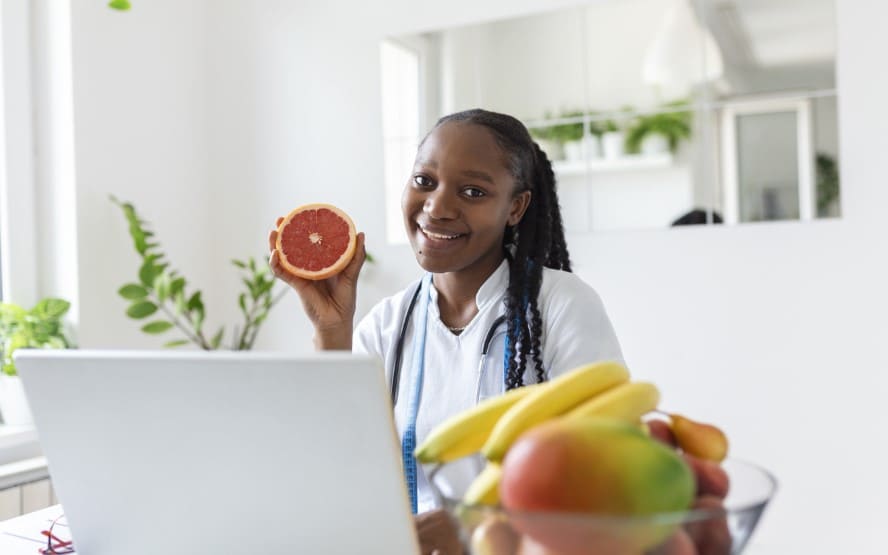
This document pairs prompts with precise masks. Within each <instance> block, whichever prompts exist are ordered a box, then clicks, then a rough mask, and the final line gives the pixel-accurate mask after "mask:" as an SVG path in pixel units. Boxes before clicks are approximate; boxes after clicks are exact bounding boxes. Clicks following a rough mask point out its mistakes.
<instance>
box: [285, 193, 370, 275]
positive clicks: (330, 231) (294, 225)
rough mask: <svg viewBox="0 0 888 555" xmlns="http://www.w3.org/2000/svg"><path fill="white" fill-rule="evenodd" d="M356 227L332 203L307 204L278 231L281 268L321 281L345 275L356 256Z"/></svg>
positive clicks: (286, 219)
mask: <svg viewBox="0 0 888 555" xmlns="http://www.w3.org/2000/svg"><path fill="white" fill-rule="evenodd" d="M356 241H357V238H356V234H355V224H354V223H352V221H351V218H349V217H348V214H346V213H345V212H343V211H342V210H340V209H339V208H336V207H335V206H332V205H330V204H306V205H304V206H300V207H299V208H296V209H294V210H293V211H292V212H290V213H289V214H287V217H286V218H284V219H283V221H281V225H279V226H278V228H277V241H276V242H275V247H276V248H277V250H278V252H279V253H280V261H281V266H283V267H284V268H286V270H287V271H288V272H290V273H291V274H293V275H294V276H297V277H301V278H305V279H310V280H321V279H327V278H329V277H331V276H334V275H336V274H338V273H339V272H341V271H342V270H343V269H344V268H345V267H346V266H348V263H349V262H351V259H352V257H353V256H354V254H355V244H356Z"/></svg>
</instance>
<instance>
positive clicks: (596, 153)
mask: <svg viewBox="0 0 888 555" xmlns="http://www.w3.org/2000/svg"><path fill="white" fill-rule="evenodd" d="M583 151H584V153H585V157H586V158H588V159H590V160H596V159H598V158H601V140H600V139H599V138H598V136H597V135H590V136H588V137H584V138H583Z"/></svg>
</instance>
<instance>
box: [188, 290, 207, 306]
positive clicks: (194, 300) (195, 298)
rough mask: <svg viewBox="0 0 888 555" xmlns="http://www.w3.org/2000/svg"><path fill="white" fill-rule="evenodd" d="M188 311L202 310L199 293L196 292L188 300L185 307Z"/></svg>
mask: <svg viewBox="0 0 888 555" xmlns="http://www.w3.org/2000/svg"><path fill="white" fill-rule="evenodd" d="M186 308H187V309H188V310H198V309H200V310H203V301H202V300H201V299H200V291H196V292H195V293H194V294H193V295H191V298H190V299H188V304H187V305H186Z"/></svg>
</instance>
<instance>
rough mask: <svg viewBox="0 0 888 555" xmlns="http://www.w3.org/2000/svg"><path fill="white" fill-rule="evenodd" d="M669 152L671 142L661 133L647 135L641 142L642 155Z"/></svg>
mask: <svg viewBox="0 0 888 555" xmlns="http://www.w3.org/2000/svg"><path fill="white" fill-rule="evenodd" d="M667 152H669V141H668V140H666V137H664V136H663V135H660V134H659V133H653V134H650V135H646V136H645V138H644V139H642V140H641V153H642V154H644V155H646V156H652V155H658V154H665V153H667Z"/></svg>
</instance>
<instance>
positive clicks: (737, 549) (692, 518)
mask: <svg viewBox="0 0 888 555" xmlns="http://www.w3.org/2000/svg"><path fill="white" fill-rule="evenodd" d="M466 463H467V461H465V460H462V461H455V462H453V463H449V464H446V465H440V466H437V467H435V468H434V469H431V471H430V472H429V482H430V484H431V485H432V488H431V489H432V491H433V492H435V495H436V496H437V497H438V501H439V502H440V503H441V505H442V507H443V508H445V509H446V510H447V511H448V512H449V514H450V515H451V516H452V517H453V519H454V520H455V521H456V524H457V526H458V528H459V532H460V540H461V541H462V542H463V546H464V548H465V550H466V552H467V553H470V554H471V555H593V554H594V555H729V554H730V555H734V554H737V553H741V552H742V551H743V548H744V546H745V545H746V543H747V541H748V540H749V538H750V536H751V535H752V533H753V531H754V530H755V527H756V525H757V524H758V522H759V519H760V518H761V516H762V513H763V512H764V510H765V507H766V506H767V505H768V502H769V501H770V500H771V498H772V497H773V495H774V493H775V491H776V489H777V481H776V480H775V478H774V477H773V476H772V475H771V474H770V473H769V472H768V471H767V470H765V469H763V468H761V467H759V466H757V465H754V464H751V463H747V462H743V461H739V460H734V459H728V460H726V461H724V462H723V463H722V467H723V468H724V470H725V471H726V472H727V474H728V477H729V479H730V490H729V492H728V496H727V497H726V498H725V499H724V500H719V499H717V498H715V497H704V498H700V499H698V500H697V503H696V504H695V508H694V509H692V510H688V511H683V512H678V513H660V514H653V515H645V516H605V515H592V514H582V513H568V512H564V513H555V512H517V511H508V510H505V509H503V508H501V507H492V506H485V505H467V504H465V503H463V502H462V501H461V498H462V494H463V493H464V491H465V487H466V486H467V484H462V485H458V484H459V482H460V481H459V480H453V479H448V474H451V476H452V475H458V474H459V472H457V473H448V467H450V466H451V465H457V464H461V465H462V467H463V468H462V470H463V471H464V469H465V464H466ZM476 466H480V465H476ZM455 484H457V485H455Z"/></svg>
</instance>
